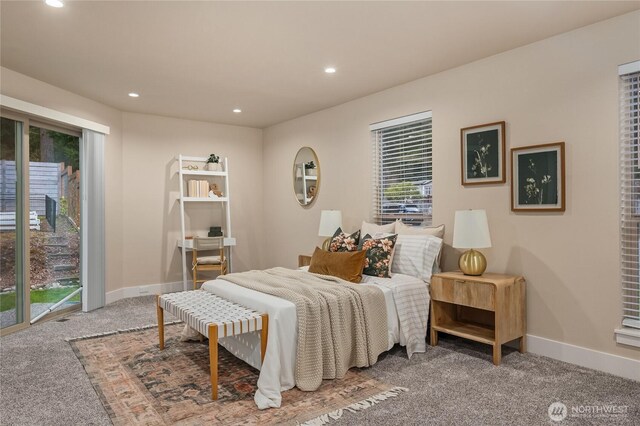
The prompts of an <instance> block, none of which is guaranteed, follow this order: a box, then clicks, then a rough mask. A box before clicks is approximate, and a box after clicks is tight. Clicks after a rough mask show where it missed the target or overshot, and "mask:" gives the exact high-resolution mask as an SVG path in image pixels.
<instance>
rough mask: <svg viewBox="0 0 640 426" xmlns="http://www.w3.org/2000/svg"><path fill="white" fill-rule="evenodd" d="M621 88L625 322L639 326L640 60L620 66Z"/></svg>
mask: <svg viewBox="0 0 640 426" xmlns="http://www.w3.org/2000/svg"><path fill="white" fill-rule="evenodd" d="M619 91H620V186H621V188H620V257H621V262H622V273H621V277H622V325H623V327H625V328H626V327H631V328H637V329H640V259H639V258H640V100H639V96H640V61H637V62H634V63H631V64H625V65H622V66H620V90H619ZM620 332H621V330H616V333H617V334H618V339H619V337H620V335H619V333H620ZM634 334H635V333H634ZM618 341H620V340H618ZM622 343H629V342H622ZM637 343H638V344H640V342H637ZM629 344H634V343H629Z"/></svg>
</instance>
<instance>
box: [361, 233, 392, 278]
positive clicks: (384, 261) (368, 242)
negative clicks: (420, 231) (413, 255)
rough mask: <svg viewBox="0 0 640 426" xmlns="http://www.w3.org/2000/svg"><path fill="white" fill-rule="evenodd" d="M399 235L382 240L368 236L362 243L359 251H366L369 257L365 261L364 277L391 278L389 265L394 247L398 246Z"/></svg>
mask: <svg viewBox="0 0 640 426" xmlns="http://www.w3.org/2000/svg"><path fill="white" fill-rule="evenodd" d="M396 238H398V236H397V235H395V234H394V235H389V236H387V237H382V238H377V239H376V238H371V235H369V234H367V235H365V236H364V238H362V240H361V241H360V245H359V247H358V249H359V250H366V251H367V257H366V258H365V260H364V270H363V271H362V273H363V274H364V275H372V276H374V277H381V278H389V265H390V264H391V254H392V253H393V246H394V245H395V244H396Z"/></svg>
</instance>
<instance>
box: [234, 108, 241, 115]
mask: <svg viewBox="0 0 640 426" xmlns="http://www.w3.org/2000/svg"><path fill="white" fill-rule="evenodd" d="M233 112H235V113H236V114H240V113H241V112H242V110H241V109H240V108H235V109H234V110H233Z"/></svg>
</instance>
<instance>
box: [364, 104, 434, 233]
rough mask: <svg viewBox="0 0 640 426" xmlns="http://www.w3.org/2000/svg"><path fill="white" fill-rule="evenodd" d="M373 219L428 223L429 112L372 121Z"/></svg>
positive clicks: (429, 222)
mask: <svg viewBox="0 0 640 426" xmlns="http://www.w3.org/2000/svg"><path fill="white" fill-rule="evenodd" d="M370 130H371V135H372V141H373V161H374V165H373V220H374V222H376V223H379V224H384V223H390V222H393V221H395V220H396V219H401V220H402V221H403V222H404V223H406V224H408V225H430V224H431V217H432V210H433V197H432V183H433V181H432V169H431V155H432V154H431V153H432V149H431V148H432V147H431V145H432V143H431V112H430V111H428V112H422V113H418V114H413V115H410V116H407V117H401V118H397V119H394V120H388V121H384V122H380V123H374V124H372V125H371V126H370Z"/></svg>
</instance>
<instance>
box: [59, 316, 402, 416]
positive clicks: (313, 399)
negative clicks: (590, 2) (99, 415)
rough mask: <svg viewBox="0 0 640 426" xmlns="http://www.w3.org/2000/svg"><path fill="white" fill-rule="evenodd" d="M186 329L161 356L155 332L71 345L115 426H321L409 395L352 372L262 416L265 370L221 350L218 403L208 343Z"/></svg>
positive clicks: (175, 333) (296, 393) (171, 334)
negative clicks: (259, 395)
mask: <svg viewBox="0 0 640 426" xmlns="http://www.w3.org/2000/svg"><path fill="white" fill-rule="evenodd" d="M181 330H182V325H178V324H176V325H170V326H167V327H166V331H165V333H166V334H165V336H166V339H167V344H166V346H165V350H163V351H160V350H159V348H158V331H157V328H155V327H153V328H146V329H143V330H137V331H125V332H116V333H112V334H106V335H101V336H97V337H88V338H80V339H74V340H72V341H71V342H70V343H71V345H72V347H73V350H74V352H75V354H76V356H77V357H78V359H79V360H80V362H81V363H82V365H83V366H84V368H85V370H86V372H87V374H88V376H89V379H90V380H91V383H92V384H93V387H94V388H95V390H96V392H97V394H98V396H99V398H100V401H101V402H102V404H103V405H104V407H105V409H106V411H107V413H108V414H109V416H110V418H111V420H112V422H113V423H114V424H115V425H142V424H144V425H173V424H179V425H191V424H194V425H195V424H220V425H240V424H241V425H258V424H259V425H266V424H299V423H305V422H307V421H309V420H312V423H313V424H323V422H325V421H327V422H328V421H330V420H334V419H337V418H339V417H341V416H342V414H343V413H344V412H347V414H349V415H353V416H357V413H358V412H360V411H362V410H363V409H366V408H368V407H369V406H372V405H375V404H378V403H383V402H385V401H386V400H387V399H389V398H393V397H396V396H401V395H402V394H404V391H406V389H405V388H396V387H394V386H393V385H388V384H384V383H382V382H381V381H379V380H375V379H373V378H371V377H370V376H368V375H367V374H365V373H364V372H362V371H361V370H358V369H352V370H350V371H349V372H348V373H347V375H346V376H345V377H344V378H342V379H340V380H327V381H325V383H324V384H323V385H322V386H321V387H320V389H318V390H317V391H316V392H302V391H300V390H298V389H297V388H294V389H292V390H290V391H287V392H284V393H283V395H282V396H283V400H282V407H281V408H280V409H276V410H263V411H261V410H258V409H257V407H256V405H255V403H254V402H253V395H254V393H255V391H256V384H257V381H258V374H259V372H258V371H257V370H255V369H254V368H252V367H250V366H249V365H248V364H246V363H244V362H243V361H241V360H239V359H238V358H236V357H234V356H233V355H231V354H230V353H229V352H227V351H226V350H224V348H222V347H220V354H219V358H218V359H219V376H220V377H219V387H218V388H219V389H218V394H219V395H218V400H217V401H212V400H211V384H210V381H209V351H208V343H207V342H204V343H200V342H180V341H179V340H178V337H179V335H180V331H181ZM349 412H350V413H349ZM353 413H355V414H353Z"/></svg>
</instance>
